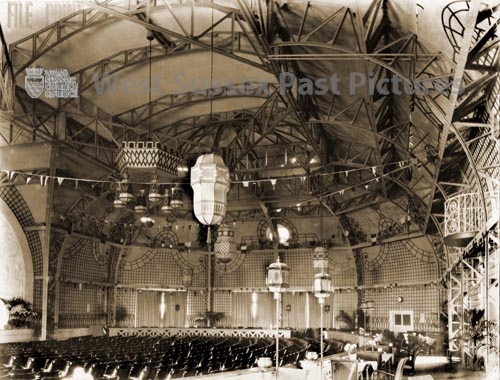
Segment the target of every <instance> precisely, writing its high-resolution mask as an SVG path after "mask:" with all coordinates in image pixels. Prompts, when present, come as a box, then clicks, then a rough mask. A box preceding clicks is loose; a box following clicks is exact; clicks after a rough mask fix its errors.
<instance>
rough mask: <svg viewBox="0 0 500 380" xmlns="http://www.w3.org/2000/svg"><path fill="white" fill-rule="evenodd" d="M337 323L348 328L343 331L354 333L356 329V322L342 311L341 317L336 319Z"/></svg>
mask: <svg viewBox="0 0 500 380" xmlns="http://www.w3.org/2000/svg"><path fill="white" fill-rule="evenodd" d="M335 321H337V322H341V323H343V324H344V325H345V326H346V327H344V328H343V329H347V330H349V331H353V330H354V329H355V328H356V321H355V320H354V318H353V317H352V315H350V314H349V313H348V312H346V311H345V310H340V311H339V315H337V316H336V317H335Z"/></svg>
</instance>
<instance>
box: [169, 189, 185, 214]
mask: <svg viewBox="0 0 500 380" xmlns="http://www.w3.org/2000/svg"><path fill="white" fill-rule="evenodd" d="M182 194H183V191H182V188H181V187H180V186H179V184H176V185H175V187H174V188H173V189H172V199H171V200H170V206H171V207H172V208H173V209H174V210H177V209H178V208H181V207H182V206H183V204H184V202H183V201H182Z"/></svg>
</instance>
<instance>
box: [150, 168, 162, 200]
mask: <svg viewBox="0 0 500 380" xmlns="http://www.w3.org/2000/svg"><path fill="white" fill-rule="evenodd" d="M162 198H163V197H162V195H161V193H160V184H159V182H158V176H156V175H155V176H154V177H153V179H152V180H151V185H150V187H149V194H148V199H149V201H150V202H151V203H156V202H158V201H160V200H161V199H162Z"/></svg>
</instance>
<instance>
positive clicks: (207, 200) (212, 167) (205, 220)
mask: <svg viewBox="0 0 500 380" xmlns="http://www.w3.org/2000/svg"><path fill="white" fill-rule="evenodd" d="M191 187H192V188H193V192H194V199H193V208H194V214H195V215H196V218H197V219H198V220H199V221H200V223H202V224H205V225H209V226H210V225H212V224H220V223H221V222H222V220H223V219H224V216H225V215H226V204H227V192H228V191H229V169H228V168H227V166H226V165H225V164H224V161H223V160H222V157H221V156H219V155H218V154H213V153H211V154H204V155H202V156H200V157H198V159H197V160H196V164H195V165H194V166H193V167H192V168H191Z"/></svg>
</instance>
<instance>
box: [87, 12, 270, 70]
mask: <svg viewBox="0 0 500 380" xmlns="http://www.w3.org/2000/svg"><path fill="white" fill-rule="evenodd" d="M186 4H187V3H186ZM88 5H89V6H90V7H92V8H94V9H97V10H99V11H100V12H103V13H106V14H110V15H112V16H115V17H118V18H120V19H122V20H127V21H130V22H133V23H136V24H139V25H141V26H144V27H145V28H146V29H147V30H152V31H155V32H158V33H163V34H166V35H168V36H170V37H173V38H175V39H177V40H180V41H183V42H185V43H187V44H193V45H196V46H199V47H202V48H205V49H213V51H214V52H215V53H218V54H222V55H224V56H226V57H230V58H236V57H238V58H239V60H241V61H242V62H245V63H247V64H249V65H251V66H256V67H259V68H260V67H262V64H259V63H256V62H254V61H251V60H249V59H245V58H243V57H239V56H237V55H235V54H233V53H231V52H227V51H225V50H224V49H220V48H218V47H216V46H214V47H211V46H210V44H207V43H204V42H202V41H201V40H200V37H201V35H198V36H193V37H188V36H184V35H182V34H179V33H176V32H174V31H172V30H169V29H166V28H163V27H161V26H157V25H154V24H151V23H148V22H146V21H142V20H140V19H138V18H134V17H132V16H129V15H128V14H125V13H122V12H119V11H117V10H114V9H111V8H107V7H104V6H101V5H98V4H93V3H90V4H88ZM187 6H188V5H186V7H187ZM189 6H190V5H189ZM153 9H154V8H153ZM228 10H229V9H228ZM231 11H232V12H234V11H235V10H231ZM142 12H144V9H143V10H142ZM226 17H227V15H226ZM210 30H211V28H209V29H207V30H206V31H205V33H207V32H208V31H210ZM256 53H257V52H256ZM257 55H258V54H257Z"/></svg>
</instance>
